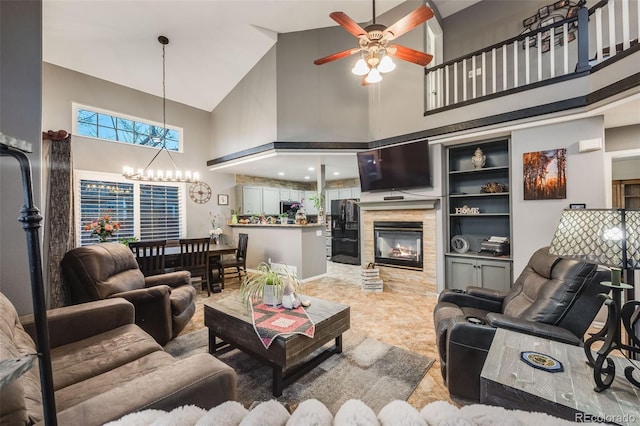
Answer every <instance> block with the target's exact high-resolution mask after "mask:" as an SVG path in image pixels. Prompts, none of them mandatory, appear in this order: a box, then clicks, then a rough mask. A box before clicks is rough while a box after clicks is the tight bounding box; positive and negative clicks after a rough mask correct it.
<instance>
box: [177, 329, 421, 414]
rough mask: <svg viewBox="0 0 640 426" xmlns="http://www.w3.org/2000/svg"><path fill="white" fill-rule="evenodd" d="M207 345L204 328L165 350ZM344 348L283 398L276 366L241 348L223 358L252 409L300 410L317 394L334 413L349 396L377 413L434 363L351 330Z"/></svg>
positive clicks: (184, 352) (190, 350)
mask: <svg viewBox="0 0 640 426" xmlns="http://www.w3.org/2000/svg"><path fill="white" fill-rule="evenodd" d="M207 344H208V330H207V329H202V330H198V331H195V332H193V333H189V334H186V335H183V336H179V337H178V338H176V339H174V340H172V341H171V342H169V343H168V344H167V345H166V346H165V348H164V349H165V351H167V352H169V353H170V354H172V355H173V356H174V357H176V358H183V357H187V356H190V355H191V354H194V353H197V352H207V350H208V348H207ZM331 344H333V341H332V342H331ZM342 349H343V351H342V354H339V355H333V356H331V357H330V358H329V359H327V360H326V361H324V362H323V363H322V364H320V365H319V366H317V367H316V368H314V369H313V370H312V371H311V372H309V373H307V374H306V375H305V376H303V377H301V378H300V379H298V381H296V382H295V383H293V384H291V385H289V386H288V387H286V388H285V389H284V391H283V393H282V396H281V397H279V398H274V396H273V394H272V393H271V383H272V369H271V367H269V366H267V365H265V364H262V363H260V362H259V361H257V360H255V359H254V358H252V357H251V356H249V355H247V354H245V353H243V352H241V351H239V350H237V349H236V350H231V351H229V352H227V353H224V354H222V355H219V356H218V358H219V359H220V360H221V361H223V362H224V363H225V364H227V365H229V366H230V367H232V368H233V369H234V370H235V371H236V373H237V374H238V400H239V401H240V402H241V403H242V404H243V405H244V406H245V407H247V408H250V407H251V406H252V404H254V403H256V402H260V401H268V400H272V399H277V400H278V401H279V402H282V403H283V404H285V405H287V406H289V407H290V408H291V409H295V408H296V407H297V405H298V404H299V403H300V402H301V401H304V400H306V399H311V398H315V399H317V400H319V401H321V402H322V403H323V404H324V405H325V406H326V407H327V408H328V409H329V410H330V411H331V412H332V413H336V412H337V411H338V409H339V408H340V407H341V406H342V404H344V403H345V402H346V401H348V400H350V399H357V400H361V401H362V402H364V403H365V404H366V405H368V406H369V407H370V408H371V409H372V410H374V411H375V412H378V411H379V410H381V409H382V408H383V407H384V406H385V405H387V404H388V403H389V402H391V401H393V400H406V399H408V398H409V396H410V395H411V393H412V392H413V391H414V389H415V388H416V386H417V385H418V384H419V383H420V381H421V380H422V378H423V377H424V375H425V374H426V372H427V370H428V369H429V367H431V365H432V364H433V360H432V359H428V358H426V357H424V356H422V355H419V354H416V353H413V352H410V351H407V350H406V349H402V348H398V347H395V346H391V345H388V344H386V343H382V342H379V341H377V340H374V339H371V338H367V337H365V336H362V335H358V334H355V333H352V332H350V331H348V332H346V333H345V334H344V335H343V339H342Z"/></svg>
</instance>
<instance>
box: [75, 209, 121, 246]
mask: <svg viewBox="0 0 640 426" xmlns="http://www.w3.org/2000/svg"><path fill="white" fill-rule="evenodd" d="M119 229H120V224H119V223H118V222H116V221H114V220H113V219H112V218H111V216H110V215H109V214H105V215H104V216H102V217H100V218H99V219H96V220H94V221H93V222H91V223H90V224H88V225H86V226H85V227H84V230H85V231H91V235H97V236H98V238H99V239H100V242H101V243H106V242H107V239H108V238H109V237H110V236H112V235H113V234H114V233H116V232H118V230H119Z"/></svg>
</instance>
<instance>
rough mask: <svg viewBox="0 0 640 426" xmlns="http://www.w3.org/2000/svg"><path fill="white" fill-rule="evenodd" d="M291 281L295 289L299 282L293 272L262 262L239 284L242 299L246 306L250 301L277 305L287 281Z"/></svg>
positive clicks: (279, 302)
mask: <svg viewBox="0 0 640 426" xmlns="http://www.w3.org/2000/svg"><path fill="white" fill-rule="evenodd" d="M288 282H289V283H291V285H292V286H293V288H294V290H297V289H298V288H299V287H300V285H301V282H300V280H299V279H298V277H297V276H296V275H295V274H292V273H290V272H289V271H288V269H287V268H281V269H278V270H274V269H272V268H271V265H269V264H268V263H265V262H262V263H260V264H259V265H258V267H257V268H256V272H255V273H253V274H251V275H248V276H247V277H246V278H245V279H244V281H243V282H242V285H241V286H240V293H241V295H242V301H243V302H244V303H246V304H247V306H249V305H251V304H252V303H259V302H260V301H262V302H264V303H265V304H267V305H271V306H278V305H280V304H281V303H282V294H283V293H284V287H285V286H286V284H287V283H288Z"/></svg>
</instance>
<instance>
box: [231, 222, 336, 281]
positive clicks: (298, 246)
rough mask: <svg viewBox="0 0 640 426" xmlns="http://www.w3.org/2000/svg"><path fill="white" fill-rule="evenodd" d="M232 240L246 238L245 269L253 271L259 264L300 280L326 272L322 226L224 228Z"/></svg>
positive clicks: (323, 230) (234, 225)
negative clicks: (283, 268) (283, 270)
mask: <svg viewBox="0 0 640 426" xmlns="http://www.w3.org/2000/svg"><path fill="white" fill-rule="evenodd" d="M228 226H230V227H231V229H232V231H233V237H234V239H235V240H237V239H238V234H240V233H243V234H247V235H249V245H248V248H247V268H248V269H255V268H256V267H257V266H258V264H260V262H266V263H271V264H272V266H275V267H277V266H278V265H282V266H285V265H286V267H287V268H289V270H290V271H292V272H295V273H296V274H297V275H298V278H300V279H301V280H308V279H311V278H314V277H319V276H322V275H324V274H326V273H327V258H326V238H325V225H324V224H318V223H310V224H307V225H280V224H276V225H265V224H233V225H228Z"/></svg>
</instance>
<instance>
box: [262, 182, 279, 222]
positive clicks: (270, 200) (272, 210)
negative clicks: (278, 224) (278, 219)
mask: <svg viewBox="0 0 640 426" xmlns="http://www.w3.org/2000/svg"><path fill="white" fill-rule="evenodd" d="M262 212H263V213H264V214H265V215H267V216H276V215H278V213H280V190H279V189H278V188H262Z"/></svg>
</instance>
